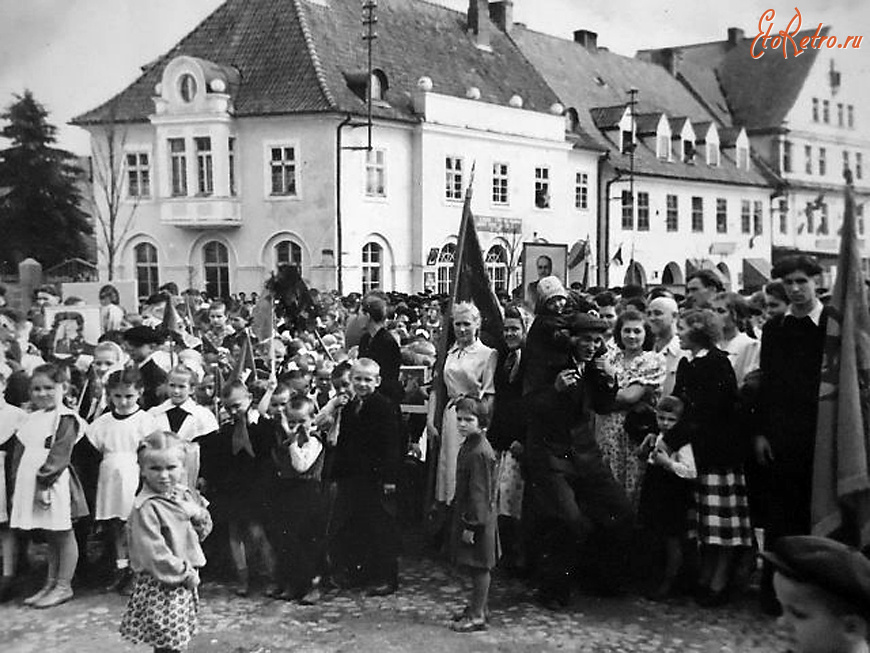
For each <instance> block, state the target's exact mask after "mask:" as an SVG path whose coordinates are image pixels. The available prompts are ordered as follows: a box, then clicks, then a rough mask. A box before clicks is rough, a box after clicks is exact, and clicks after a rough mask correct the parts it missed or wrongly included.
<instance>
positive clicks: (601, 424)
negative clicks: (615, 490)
mask: <svg viewBox="0 0 870 653" xmlns="http://www.w3.org/2000/svg"><path fill="white" fill-rule="evenodd" d="M613 337H614V341H615V342H616V344H617V346H618V347H619V349H618V350H616V352H615V353H612V354H608V355H607V356H608V362H609V363H610V365H611V367H612V368H613V370H614V373H615V374H616V378H617V383H618V387H619V391H618V392H617V394H616V406H617V410H616V411H614V412H612V413H608V414H606V415H599V416H598V417H597V419H596V427H595V428H596V438H597V440H598V445H599V446H600V447H601V453H602V454H603V456H604V461H605V463H607V465H608V466H609V467H610V471H611V473H612V474H613V477H614V478H615V479H616V481H617V482H618V483H619V484H620V485H621V486H622V487H623V488H625V492H626V494H627V495H628V497H629V499H630V500H631V502H632V503H633V504H637V499H638V497H639V496H640V486H641V479H642V476H643V466H644V464H645V463H644V461H643V460H642V459H641V458H640V457H638V455H637V454H636V452H635V451H636V449H637V446H638V444H640V443H635V442H632V440H631V439H630V438H629V435H628V433H627V432H626V430H625V417H626V415H627V414H628V412H629V410H632V409H634V408H636V407H638V406H639V405H640V404H642V403H644V402H645V403H648V404H650V405H655V402H656V401H657V400H658V394H659V391H660V390H661V387H662V383H663V382H664V380H665V360H664V358H663V357H662V356H661V354H658V353H656V352H654V351H652V346H653V342H654V338H653V334H652V331H651V330H650V328H649V325H648V324H647V323H646V318H645V317H644V315H643V314H642V313H640V311H638V310H637V309H635V308H631V307H629V308H626V309H625V310H624V311H623V312H622V314H621V315H620V316H619V318H617V320H616V326H615V327H614V328H613Z"/></svg>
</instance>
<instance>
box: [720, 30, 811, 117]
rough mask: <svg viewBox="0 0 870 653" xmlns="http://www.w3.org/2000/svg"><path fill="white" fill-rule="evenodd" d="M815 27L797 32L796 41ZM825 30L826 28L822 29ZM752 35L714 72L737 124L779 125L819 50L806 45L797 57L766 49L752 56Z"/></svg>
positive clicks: (726, 56) (801, 86)
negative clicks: (758, 56) (783, 55)
mask: <svg viewBox="0 0 870 653" xmlns="http://www.w3.org/2000/svg"><path fill="white" fill-rule="evenodd" d="M814 33H815V31H814V30H807V31H804V32H799V33H798V35H797V36H796V37H795V41H797V42H800V39H802V38H803V37H804V36H812V35H813V34H814ZM822 34H827V28H824V29H823V30H822ZM751 44H752V39H748V38H747V39H743V42H742V43H738V45H736V46H735V47H734V48H732V49H731V50H730V51H729V52H728V54H726V55H725V56H724V58H723V59H722V61H721V63H720V64H719V65H718V66H717V68H716V72H717V74H718V77H719V82H720V84H721V86H722V90H723V91H724V93H725V97H726V98H727V100H728V106H729V107H730V109H731V114H732V115H733V116H734V121H735V123H736V124H739V125H745V126H746V129H747V130H750V131H751V130H758V129H766V128H773V127H779V126H780V125H781V124H782V121H783V120H784V119H785V117H786V115H787V114H788V112H789V111H790V110H791V108H792V106H794V103H795V100H797V97H798V95H799V94H800V92H801V90H802V89H803V86H804V82H805V81H806V78H807V75H809V72H810V69H811V68H812V66H813V64H814V63H815V61H816V58H817V57H818V55H819V51H818V50H815V49H813V48H809V49H807V50H806V51H804V53H803V54H802V55H801V56H799V57H794V56H790V57H788V58H787V59H786V58H783V57H782V56H781V55H782V53H781V52H779V51H773V50H768V51H767V52H766V54H765V55H764V56H763V57H761V58H759V59H753V58H752V57H751V52H750V50H751Z"/></svg>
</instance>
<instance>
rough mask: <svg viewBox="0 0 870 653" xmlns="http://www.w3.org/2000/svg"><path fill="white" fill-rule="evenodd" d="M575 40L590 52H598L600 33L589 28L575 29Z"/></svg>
mask: <svg viewBox="0 0 870 653" xmlns="http://www.w3.org/2000/svg"><path fill="white" fill-rule="evenodd" d="M574 42H575V43H579V44H580V45H582V46H583V47H584V48H586V49H587V50H589V52H598V33H597V32H591V31H589V30H588V29H578V30H574Z"/></svg>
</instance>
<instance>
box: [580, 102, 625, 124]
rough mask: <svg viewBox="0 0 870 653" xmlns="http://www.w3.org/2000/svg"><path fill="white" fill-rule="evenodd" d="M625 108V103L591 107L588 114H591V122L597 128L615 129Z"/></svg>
mask: <svg viewBox="0 0 870 653" xmlns="http://www.w3.org/2000/svg"><path fill="white" fill-rule="evenodd" d="M625 109H626V105H625V104H620V105H617V106H614V107H592V108H591V109H589V115H591V116H592V122H593V123H595V126H596V127H598V129H616V128H617V127H619V121H620V120H622V116H624V115H625Z"/></svg>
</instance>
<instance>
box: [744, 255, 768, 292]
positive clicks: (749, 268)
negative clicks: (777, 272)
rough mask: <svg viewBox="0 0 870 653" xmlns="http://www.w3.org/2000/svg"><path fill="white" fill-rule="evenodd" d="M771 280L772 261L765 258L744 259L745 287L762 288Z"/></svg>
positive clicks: (748, 288) (754, 289) (753, 289)
mask: <svg viewBox="0 0 870 653" xmlns="http://www.w3.org/2000/svg"><path fill="white" fill-rule="evenodd" d="M768 281H770V261H768V260H766V259H763V258H745V259H743V288H744V289H745V290H751V291H753V292H755V291H756V290H761V289H762V288H763V287H764V285H765V284H766V283H767V282H768Z"/></svg>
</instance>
